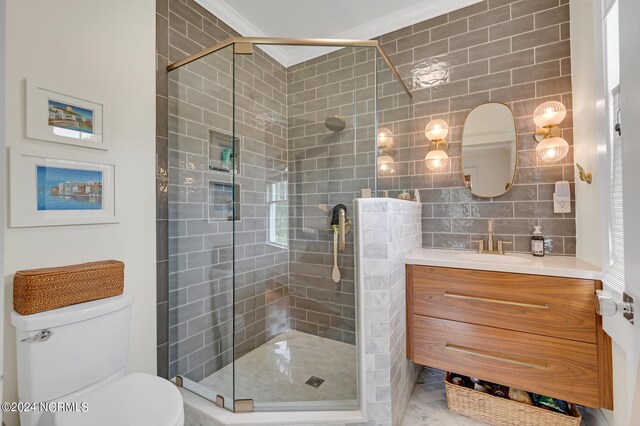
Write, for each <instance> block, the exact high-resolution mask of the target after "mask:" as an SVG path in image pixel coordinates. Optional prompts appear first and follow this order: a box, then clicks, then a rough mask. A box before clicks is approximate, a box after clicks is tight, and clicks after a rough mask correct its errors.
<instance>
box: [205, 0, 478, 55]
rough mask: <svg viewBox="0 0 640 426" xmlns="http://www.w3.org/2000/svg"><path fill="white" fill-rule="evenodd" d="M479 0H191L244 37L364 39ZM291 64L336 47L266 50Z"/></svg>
mask: <svg viewBox="0 0 640 426" xmlns="http://www.w3.org/2000/svg"><path fill="white" fill-rule="evenodd" d="M479 1H480V0H226V1H225V0H196V2H197V3H199V4H200V5H201V6H203V7H204V8H205V9H207V10H208V11H209V12H211V13H213V14H214V15H215V16H217V17H218V18H219V19H221V20H222V21H224V22H225V23H226V24H227V25H229V26H231V28H233V29H234V30H236V31H237V32H238V33H240V35H243V36H247V37H251V36H253V37H296V38H299V37H302V38H307V37H310V38H342V39H357V40H368V39H371V38H374V37H378V36H380V35H383V34H386V33H389V32H391V31H395V30H397V29H400V28H403V27H406V26H408V25H412V24H415V23H417V22H421V21H424V20H426V19H429V18H433V17H435V16H439V15H442V14H444V13H447V12H451V11H453V10H457V9H460V8H462V7H465V6H468V5H471V4H474V3H478V2H479ZM264 50H265V51H267V52H268V53H269V54H270V55H271V56H273V58H274V59H276V60H278V61H279V62H280V63H282V64H283V65H284V66H287V67H288V66H291V65H295V64H298V63H300V62H304V61H306V60H309V59H311V58H315V57H317V56H320V55H323V54H326V53H328V52H331V51H333V50H337V49H336V48H318V47H316V48H310V47H304V46H302V47H299V46H298V47H281V46H265V47H264Z"/></svg>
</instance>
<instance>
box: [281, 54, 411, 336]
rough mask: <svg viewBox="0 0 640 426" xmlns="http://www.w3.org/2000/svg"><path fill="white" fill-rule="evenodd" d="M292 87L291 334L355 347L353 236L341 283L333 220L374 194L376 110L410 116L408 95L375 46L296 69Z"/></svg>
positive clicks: (343, 260)
mask: <svg viewBox="0 0 640 426" xmlns="http://www.w3.org/2000/svg"><path fill="white" fill-rule="evenodd" d="M287 81H288V86H287V90H288V92H287V99H288V101H287V105H288V111H289V114H288V116H289V171H290V173H289V187H290V194H291V198H290V202H291V206H292V209H291V221H290V238H291V246H290V259H291V261H290V264H289V286H290V314H291V328H294V329H297V330H300V331H304V332H307V333H312V334H317V335H320V336H324V337H329V338H332V339H335V340H340V341H343V342H348V343H354V341H355V308H354V295H355V293H354V261H353V238H354V233H353V232H352V233H350V234H348V235H347V250H346V252H345V253H340V254H339V256H338V262H339V266H340V272H341V274H342V277H341V278H342V279H341V281H340V282H339V283H337V284H336V283H334V282H333V281H332V279H331V270H332V263H333V259H332V242H333V238H332V233H331V232H328V216H329V215H330V214H331V209H332V208H333V207H334V206H335V205H336V204H344V205H346V206H347V209H348V216H350V217H351V218H353V217H354V216H353V215H354V211H353V201H354V199H355V198H357V197H360V191H361V190H362V189H364V188H368V189H371V190H375V188H376V182H375V176H374V174H375V162H376V159H375V151H376V140H375V120H376V114H377V111H381V116H383V117H385V116H386V117H391V118H396V119H397V117H398V116H403V114H405V115H406V116H407V117H408V116H409V115H410V113H411V106H410V103H411V102H410V97H409V96H408V95H407V94H406V93H405V91H404V89H403V87H402V85H400V84H399V83H398V82H397V80H396V79H395V77H394V76H393V74H392V73H391V70H390V69H389V68H388V67H387V65H386V64H385V63H384V62H383V60H382V59H381V58H380V56H379V54H378V52H377V49H375V48H372V47H348V48H344V49H340V50H338V51H336V52H333V53H330V54H327V55H322V56H320V57H317V58H314V59H312V60H309V61H306V62H303V63H301V64H298V65H294V66H292V67H290V68H289V69H288V78H287ZM376 99H377V103H376ZM336 115H340V116H343V117H344V119H345V122H346V127H345V129H344V130H343V131H341V132H331V131H330V130H328V129H327V127H326V126H325V124H324V122H325V119H326V118H327V117H332V116H336ZM293 206H295V208H293ZM354 223H355V222H354ZM356 226H357V225H356Z"/></svg>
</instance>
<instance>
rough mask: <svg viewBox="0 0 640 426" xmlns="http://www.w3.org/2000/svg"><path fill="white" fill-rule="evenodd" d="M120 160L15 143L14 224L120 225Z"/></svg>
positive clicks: (12, 174)
mask: <svg viewBox="0 0 640 426" xmlns="http://www.w3.org/2000/svg"><path fill="white" fill-rule="evenodd" d="M115 171H116V168H115V164H114V163H113V162H109V161H105V160H102V159H100V160H99V161H93V160H86V159H79V158H78V157H73V158H68V157H67V155H64V154H63V155H61V154H58V153H55V152H48V153H46V152H42V150H32V149H27V148H24V147H18V146H12V147H11V148H10V152H9V175H10V176H9V178H10V191H11V192H10V217H9V223H10V226H11V227H32V226H56V225H81V224H92V223H116V222H117V219H116V210H115V207H116V205H115Z"/></svg>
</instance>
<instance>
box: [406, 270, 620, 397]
mask: <svg viewBox="0 0 640 426" xmlns="http://www.w3.org/2000/svg"><path fill="white" fill-rule="evenodd" d="M598 288H601V283H600V281H594V280H586V279H575V278H561V277H549V276H540V275H526V274H512V273H505V272H492V271H477V270H470V269H457V268H443V267H432V266H419V265H407V358H409V359H410V360H412V361H414V362H415V363H417V364H421V365H425V366H429V367H433V368H438V369H441V370H446V371H452V372H455V373H458V374H464V375H468V376H472V377H479V378H481V379H483V380H487V381H491V382H495V383H500V384H503V385H506V386H512V387H516V388H519V389H523V390H526V391H529V392H535V393H539V394H543V395H548V396H552V397H554V398H560V399H564V400H567V401H570V402H574V403H576V404H581V405H585V406H588V407H603V408H608V409H612V408H613V393H612V371H611V340H610V338H609V336H607V335H606V334H605V333H604V331H603V330H602V319H601V317H599V316H598V315H596V312H595V305H594V295H595V290H596V289H598Z"/></svg>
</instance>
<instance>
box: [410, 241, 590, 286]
mask: <svg viewBox="0 0 640 426" xmlns="http://www.w3.org/2000/svg"><path fill="white" fill-rule="evenodd" d="M405 263H407V264H409V265H424V266H443V267H447V268H461V269H477V270H482V271H496V272H511V273H515V274H532V275H548V276H552V277H567V278H583V279H593V280H599V279H601V276H602V272H601V270H600V268H598V267H596V266H593V265H592V264H590V263H587V262H585V261H583V260H580V259H577V258H575V257H569V256H550V255H546V256H544V257H535V256H532V255H530V254H519V253H518V254H516V253H508V254H505V255H495V254H493V255H492V254H477V252H476V251H462V250H446V249H427V248H420V249H416V250H414V251H412V252H411V253H409V255H408V256H407V257H406V258H405Z"/></svg>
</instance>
